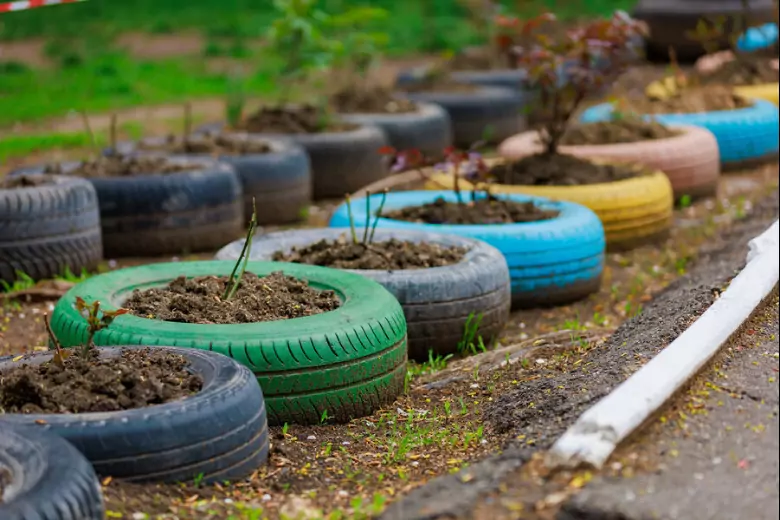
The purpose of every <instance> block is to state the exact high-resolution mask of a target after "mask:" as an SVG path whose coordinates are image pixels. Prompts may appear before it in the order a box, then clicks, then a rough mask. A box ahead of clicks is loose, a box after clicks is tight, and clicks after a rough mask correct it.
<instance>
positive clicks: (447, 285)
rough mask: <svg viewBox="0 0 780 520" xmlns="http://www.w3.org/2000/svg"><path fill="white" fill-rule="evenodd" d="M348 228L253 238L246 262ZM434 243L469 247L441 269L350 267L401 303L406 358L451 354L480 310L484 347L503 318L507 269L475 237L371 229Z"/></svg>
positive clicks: (232, 254)
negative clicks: (405, 333)
mask: <svg viewBox="0 0 780 520" xmlns="http://www.w3.org/2000/svg"><path fill="white" fill-rule="evenodd" d="M344 233H347V234H349V229H343V228H326V229H302V230H296V231H280V232H276V233H270V234H268V235H264V236H257V237H255V239H254V240H253V242H252V251H251V255H250V258H251V259H252V260H270V259H271V257H272V256H273V254H274V253H275V252H276V251H280V250H282V251H289V250H290V249H291V248H292V247H294V246H305V245H307V244H311V243H313V242H316V241H318V240H321V239H336V238H338V237H339V235H342V234H344ZM390 238H396V239H398V240H409V241H413V242H423V241H425V242H435V243H437V244H441V245H446V246H461V247H467V248H469V252H468V253H467V254H466V256H465V257H464V258H463V260H462V261H461V262H459V263H458V264H455V265H449V266H446V267H435V268H430V269H408V270H402V271H379V270H352V272H354V273H357V274H360V275H363V276H365V277H367V278H370V279H372V280H374V281H376V282H378V283H379V284H381V285H382V286H383V287H384V288H385V289H387V290H388V291H390V292H391V293H392V294H393V295H394V296H395V297H396V298H397V299H398V301H399V302H400V303H401V306H402V307H403V310H404V315H405V316H406V321H407V326H408V338H409V339H408V341H409V357H410V358H412V359H416V360H418V361H425V360H427V359H428V351H433V353H434V354H439V355H446V354H452V353H455V352H457V350H458V343H459V342H460V341H461V339H462V338H463V336H464V330H465V325H466V321H467V320H468V319H469V316H470V315H474V316H475V317H476V316H478V315H479V314H482V321H481V323H480V327H479V331H478V333H477V335H478V336H481V337H482V339H483V341H485V345H489V343H490V342H492V340H493V339H496V338H497V336H498V334H499V333H500V332H501V330H502V329H503V328H504V325H505V324H506V322H507V320H508V319H509V308H510V304H511V289H510V282H509V268H508V267H507V264H506V260H505V259H504V257H503V255H502V254H501V253H500V252H499V251H498V249H496V248H494V247H493V246H490V245H488V244H486V243H484V242H481V241H479V240H473V239H469V238H462V237H456V236H451V235H442V234H438V233H427V232H418V231H401V230H382V229H377V231H376V235H375V240H377V241H381V240H387V239H390ZM243 242H244V241H243V239H242V240H238V241H236V242H233V243H231V244H228V245H227V246H225V247H224V248H222V249H221V250H219V252H217V255H216V258H217V259H220V260H235V259H236V258H238V255H239V254H240V252H241V248H242V247H243Z"/></svg>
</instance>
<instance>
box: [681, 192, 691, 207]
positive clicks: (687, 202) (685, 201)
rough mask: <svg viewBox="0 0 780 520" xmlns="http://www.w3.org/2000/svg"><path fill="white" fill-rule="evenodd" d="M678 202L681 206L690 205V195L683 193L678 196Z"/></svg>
mask: <svg viewBox="0 0 780 520" xmlns="http://www.w3.org/2000/svg"><path fill="white" fill-rule="evenodd" d="M679 204H680V207H681V208H689V207H690V206H691V196H690V195H683V196H682V197H680V202H679Z"/></svg>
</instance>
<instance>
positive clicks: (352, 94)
mask: <svg viewBox="0 0 780 520" xmlns="http://www.w3.org/2000/svg"><path fill="white" fill-rule="evenodd" d="M331 104H332V105H333V108H335V109H336V111H338V112H339V113H342V114H408V113H410V112H416V111H417V105H415V104H414V103H412V102H411V101H408V100H406V99H399V98H398V97H396V96H394V95H393V92H392V91H391V90H388V89H386V88H382V87H361V86H350V87H347V88H346V89H344V90H341V91H340V92H337V93H336V94H335V95H333V96H332V97H331Z"/></svg>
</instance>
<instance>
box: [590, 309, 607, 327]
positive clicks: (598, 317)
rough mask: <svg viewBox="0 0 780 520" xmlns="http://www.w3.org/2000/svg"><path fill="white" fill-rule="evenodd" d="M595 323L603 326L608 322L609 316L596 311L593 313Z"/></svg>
mask: <svg viewBox="0 0 780 520" xmlns="http://www.w3.org/2000/svg"><path fill="white" fill-rule="evenodd" d="M593 323H594V324H596V326H598V327H603V326H604V325H606V324H607V317H606V316H604V315H603V314H601V313H600V312H594V313H593Z"/></svg>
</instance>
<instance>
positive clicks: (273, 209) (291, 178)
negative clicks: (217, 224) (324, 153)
mask: <svg viewBox="0 0 780 520" xmlns="http://www.w3.org/2000/svg"><path fill="white" fill-rule="evenodd" d="M247 138H249V139H257V140H261V141H264V142H265V143H267V144H268V145H269V146H270V147H271V151H270V152H268V153H257V154H246V155H222V156H220V157H219V161H220V162H224V163H226V164H229V165H230V166H232V167H233V169H235V171H236V173H237V174H238V178H239V179H240V181H241V188H242V191H243V193H244V222H249V220H250V219H251V218H252V198H254V199H255V205H256V207H257V223H258V224H261V225H274V224H291V223H294V222H299V221H300V220H302V218H303V217H304V215H305V212H306V210H307V209H308V207H309V204H311V164H310V163H309V156H308V155H306V151H305V150H304V149H303V148H301V147H300V146H298V145H296V144H293V143H291V142H289V141H284V140H281V139H266V138H264V137H262V138H260V137H258V136H247ZM163 141H164V138H147V139H144V140H143V141H142V142H144V143H148V144H150V145H152V146H154V145H160V144H162V143H163ZM117 151H118V152H119V153H121V154H130V153H146V152H144V151H143V150H142V149H139V147H138V146H137V145H136V143H129V142H126V143H120V144H119V145H117ZM148 153H155V152H153V151H150V152H148ZM189 156H190V157H201V158H203V159H205V158H208V157H210V156H207V155H192V154H190V155H189Z"/></svg>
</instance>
